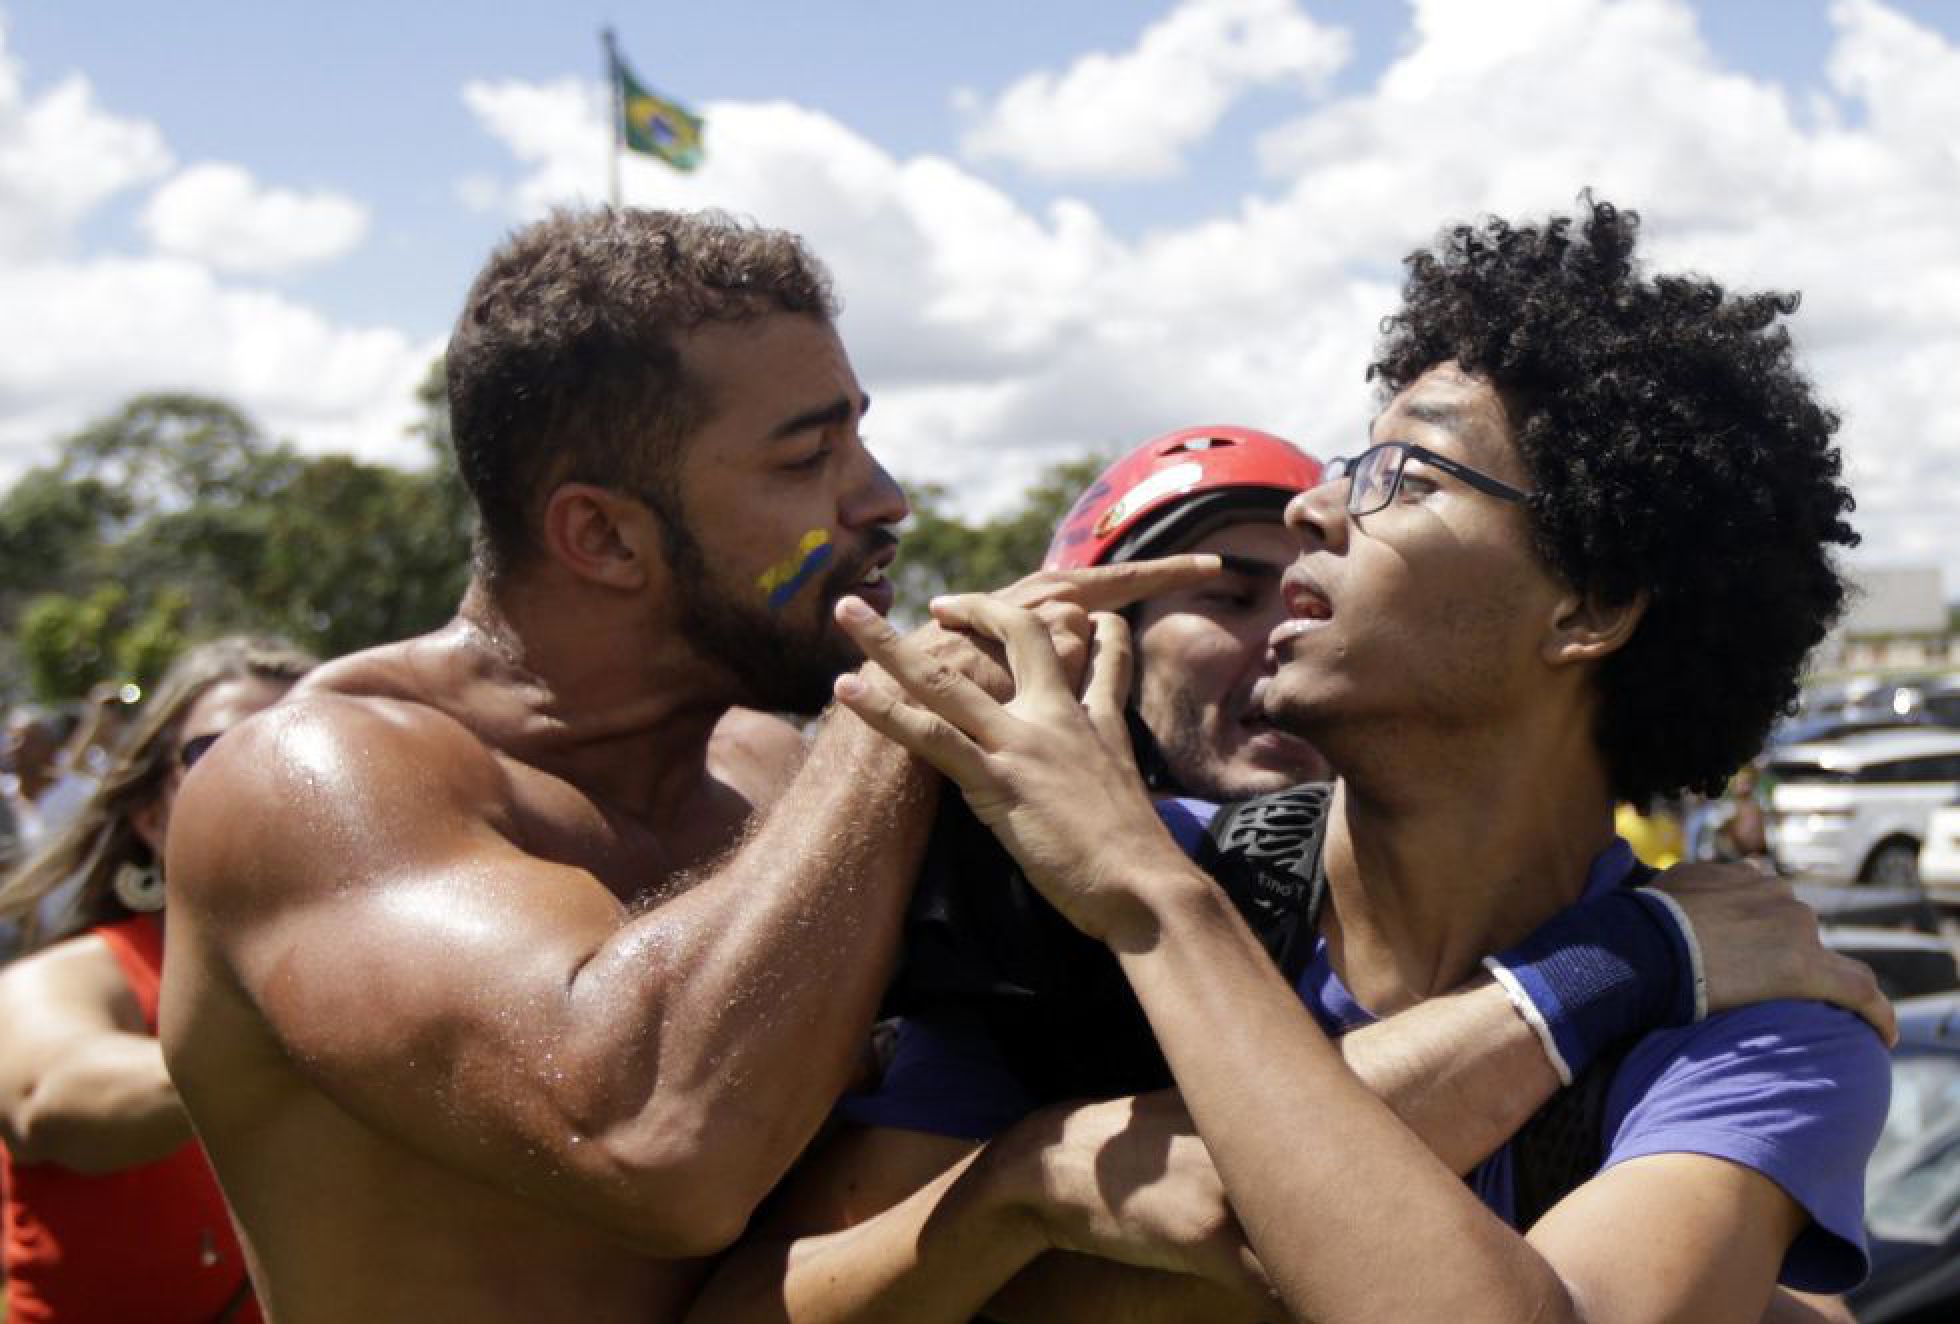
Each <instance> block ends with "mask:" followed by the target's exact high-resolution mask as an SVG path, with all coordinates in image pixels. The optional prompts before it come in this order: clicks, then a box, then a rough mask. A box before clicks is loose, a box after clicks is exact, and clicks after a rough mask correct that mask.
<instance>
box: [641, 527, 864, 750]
mask: <svg viewBox="0 0 1960 1324" xmlns="http://www.w3.org/2000/svg"><path fill="white" fill-rule="evenodd" d="M656 511H657V513H659V514H660V516H661V519H660V525H661V530H662V539H663V542H664V545H665V551H666V554H667V564H668V565H669V566H670V567H672V570H673V575H674V585H675V592H676V594H677V602H676V607H677V612H678V615H679V618H680V620H679V624H680V629H681V631H682V633H683V635H684V637H685V638H686V639H687V640H688V642H689V643H691V644H693V645H694V647H695V649H696V650H697V651H698V652H700V653H701V654H702V655H703V656H704V657H706V658H708V659H709V660H711V661H713V662H715V663H716V664H717V665H719V666H721V667H722V668H723V669H724V670H726V671H727V672H728V673H729V674H730V675H732V676H734V677H735V680H736V683H737V685H739V686H740V688H741V691H742V693H741V697H740V699H739V700H738V702H740V703H741V704H742V705H743V706H744V707H748V708H757V709H761V710H762V711H764V712H778V713H793V714H795V715H797V716H799V717H813V716H815V715H816V714H818V713H820V712H822V711H823V709H824V706H825V705H826V704H828V703H829V702H830V692H831V684H832V682H834V681H835V680H836V679H837V677H838V676H840V675H841V674H843V673H844V672H846V671H849V670H851V669H853V668H855V667H856V666H857V665H858V664H859V663H861V662H863V661H864V656H863V654H861V653H860V652H858V648H857V645H856V644H853V643H852V642H851V641H850V638H849V637H848V636H847V635H845V634H844V632H843V631H841V630H839V629H837V628H836V627H835V626H833V625H832V624H831V622H830V608H831V607H832V606H833V605H835V603H836V602H837V600H838V599H839V598H841V597H843V596H844V595H845V594H846V593H849V592H850V591H851V589H852V587H853V586H855V585H856V584H857V583H858V582H859V581H860V580H862V579H863V578H864V576H865V573H866V572H867V571H868V570H869V569H870V568H871V562H872V560H873V558H875V557H876V556H877V555H878V554H879V553H880V552H882V551H883V550H884V549H885V548H886V547H887V546H890V545H893V544H896V543H897V541H898V538H897V536H896V535H894V534H893V533H892V532H891V530H889V529H884V528H876V529H873V530H872V531H871V532H870V533H869V534H868V535H866V537H865V539H864V541H863V543H862V545H861V546H859V547H857V548H856V549H853V550H849V551H847V550H846V549H845V548H844V547H842V546H839V547H838V549H837V555H836V557H835V558H834V560H833V563H832V565H831V567H830V570H829V572H828V573H826V574H825V575H824V577H823V579H822V580H821V581H820V582H819V583H818V585H817V589H816V591H815V592H814V593H811V592H807V591H806V592H804V593H802V594H800V595H798V597H797V598H795V599H792V600H791V601H790V602H789V603H788V604H787V605H786V606H785V608H784V609H783V610H782V611H780V612H774V611H770V610H769V609H768V608H766V607H762V606H758V605H755V604H753V603H750V602H749V601H747V595H746V594H744V593H743V592H742V591H741V589H740V588H739V587H737V586H732V585H727V584H723V583H722V582H721V581H720V580H719V579H718V578H717V577H716V576H715V574H714V572H713V571H712V569H711V568H710V567H709V565H708V558H707V554H706V553H705V552H704V551H703V550H702V547H701V542H700V540H699V539H698V538H696V537H695V536H694V531H693V530H692V529H690V528H688V526H687V522H686V521H685V519H682V518H679V517H678V512H675V513H674V515H673V516H670V515H669V514H668V513H667V512H666V511H664V510H659V508H658V507H656ZM806 603H813V604H814V609H813V610H811V611H810V612H809V613H808V617H807V618H806V619H802V620H792V616H791V613H792V612H800V611H801V609H802V608H803V607H804V606H805V604H806Z"/></svg>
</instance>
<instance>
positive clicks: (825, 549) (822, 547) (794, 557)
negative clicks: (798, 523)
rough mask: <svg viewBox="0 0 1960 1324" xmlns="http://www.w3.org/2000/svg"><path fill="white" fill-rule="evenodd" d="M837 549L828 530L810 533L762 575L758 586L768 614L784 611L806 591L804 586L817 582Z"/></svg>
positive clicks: (758, 580)
mask: <svg viewBox="0 0 1960 1324" xmlns="http://www.w3.org/2000/svg"><path fill="white" fill-rule="evenodd" d="M836 550H837V549H836V548H835V547H834V546H832V545H831V541H830V530H829V529H811V530H810V531H809V532H808V533H806V534H804V535H803V538H802V541H800V542H798V543H797V544H796V551H795V552H794V553H792V554H791V555H789V556H786V557H784V558H783V559H782V560H780V561H778V562H777V563H776V564H775V565H772V566H770V567H769V568H768V569H767V570H765V571H763V572H762V576H761V578H759V579H757V580H756V581H755V586H756V587H757V588H759V589H761V590H762V596H763V597H764V598H766V599H767V600H768V602H769V610H771V611H781V610H782V609H783V608H784V607H786V606H788V605H789V600H790V599H791V598H793V597H795V596H796V595H797V594H798V593H800V592H802V591H803V586H804V585H805V584H807V583H809V582H810V581H811V580H812V579H814V578H816V575H817V572H818V571H819V570H822V569H823V568H824V566H826V565H827V564H829V562H830V557H831V554H832V553H833V552H835V551H836Z"/></svg>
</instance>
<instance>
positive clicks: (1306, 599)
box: [1280, 576, 1334, 621]
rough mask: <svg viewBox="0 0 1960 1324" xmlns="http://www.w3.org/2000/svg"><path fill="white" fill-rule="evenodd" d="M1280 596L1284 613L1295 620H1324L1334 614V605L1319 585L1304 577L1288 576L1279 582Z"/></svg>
mask: <svg viewBox="0 0 1960 1324" xmlns="http://www.w3.org/2000/svg"><path fill="white" fill-rule="evenodd" d="M1280 597H1281V600H1282V601H1283V602H1284V603H1285V604H1286V614H1287V615H1288V616H1291V617H1292V618H1293V619H1294V620H1297V621H1324V620H1327V619H1329V618H1331V617H1332V616H1333V615H1334V606H1333V604H1332V603H1330V602H1329V601H1328V600H1327V595H1326V594H1325V593H1323V592H1321V591H1320V587H1319V586H1318V585H1316V584H1313V583H1310V582H1308V581H1307V580H1304V579H1294V578H1292V577H1291V576H1288V577H1287V578H1286V579H1285V580H1283V581H1282V582H1281V584H1280Z"/></svg>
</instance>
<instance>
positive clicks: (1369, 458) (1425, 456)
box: [1321, 441, 1531, 515]
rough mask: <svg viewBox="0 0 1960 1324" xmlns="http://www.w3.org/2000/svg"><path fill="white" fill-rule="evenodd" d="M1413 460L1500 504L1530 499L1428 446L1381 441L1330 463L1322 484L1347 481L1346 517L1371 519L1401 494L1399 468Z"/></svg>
mask: <svg viewBox="0 0 1960 1324" xmlns="http://www.w3.org/2000/svg"><path fill="white" fill-rule="evenodd" d="M1412 459H1414V460H1421V461H1422V462H1423V463H1424V464H1426V465H1429V466H1430V467H1431V468H1433V469H1440V470H1442V471H1443V472H1444V473H1446V474H1448V475H1450V476H1451V477H1452V478H1461V479H1462V480H1463V481H1464V482H1466V483H1468V484H1470V486H1472V487H1474V488H1476V489H1477V490H1478V491H1479V492H1483V493H1486V494H1487V495H1489V496H1494V497H1497V498H1498V499H1499V500H1503V501H1524V500H1527V499H1528V498H1529V497H1530V496H1531V494H1530V493H1529V492H1525V491H1522V490H1520V489H1518V488H1515V487H1512V486H1511V485H1510V484H1509V483H1506V482H1503V481H1501V480H1499V479H1496V478H1492V477H1491V476H1490V475H1489V474H1484V473H1478V472H1477V471H1476V470H1475V469H1472V468H1471V467H1470V466H1469V465H1467V464H1460V463H1458V462H1457V461H1455V460H1452V459H1451V458H1450V457H1449V456H1447V455H1438V454H1437V453H1436V452H1435V451H1432V450H1430V449H1429V448H1428V447H1427V446H1418V445H1416V444H1414V443H1413V442H1407V441H1384V442H1382V443H1381V444H1380V445H1378V446H1370V447H1369V448H1368V449H1367V450H1365V451H1362V452H1361V454H1359V455H1350V456H1340V457H1337V458H1335V459H1332V460H1329V461H1328V462H1327V466H1326V468H1325V469H1324V470H1323V471H1322V478H1321V481H1322V482H1327V483H1331V482H1335V481H1337V480H1339V479H1342V478H1346V479H1347V480H1348V494H1347V512H1348V514H1350V515H1372V514H1374V513H1375V512H1376V511H1378V510H1380V509H1381V508H1382V507H1384V506H1386V505H1387V504H1388V503H1389V502H1391V501H1393V500H1395V494H1396V493H1397V492H1399V491H1401V490H1402V466H1404V465H1406V464H1407V463H1408V462H1409V461H1410V460H1412Z"/></svg>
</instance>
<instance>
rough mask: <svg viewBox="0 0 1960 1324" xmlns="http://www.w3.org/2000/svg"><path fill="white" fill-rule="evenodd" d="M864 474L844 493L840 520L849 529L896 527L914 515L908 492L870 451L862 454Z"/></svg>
mask: <svg viewBox="0 0 1960 1324" xmlns="http://www.w3.org/2000/svg"><path fill="white" fill-rule="evenodd" d="M863 456H864V460H863V463H864V472H863V473H862V474H861V475H860V476H859V477H858V479H857V481H856V482H854V483H853V484H852V485H851V487H850V489H849V490H848V491H847V492H846V493H845V496H844V499H843V502H842V506H841V509H840V511H839V514H840V516H841V517H842V519H843V521H844V525H845V527H846V528H852V529H863V528H869V527H872V526H874V525H880V524H896V523H898V522H899V521H900V520H902V519H904V518H905V517H906V516H907V515H909V514H911V513H912V507H911V504H910V503H909V502H907V501H906V499H905V489H903V488H901V487H900V486H899V485H898V481H897V480H896V479H894V478H893V477H892V476H891V475H890V474H889V473H887V472H886V471H885V466H884V465H882V464H880V463H878V460H877V457H876V456H874V455H872V453H871V452H870V451H869V450H868V449H867V450H865V451H864V452H863Z"/></svg>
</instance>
